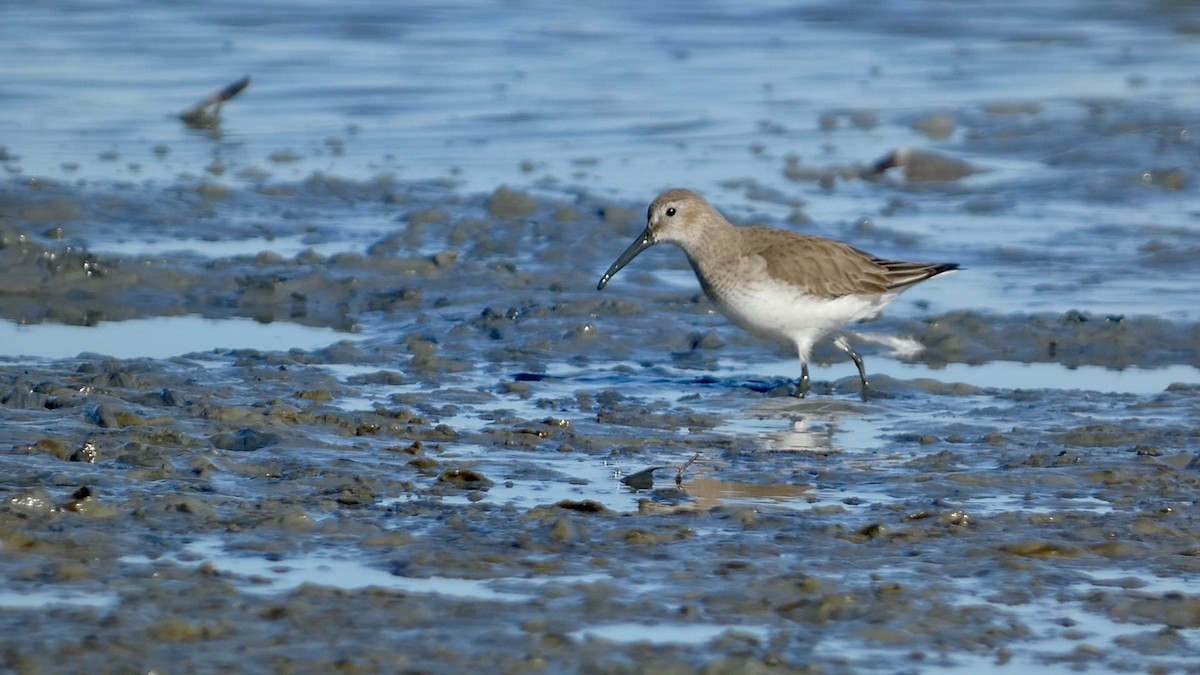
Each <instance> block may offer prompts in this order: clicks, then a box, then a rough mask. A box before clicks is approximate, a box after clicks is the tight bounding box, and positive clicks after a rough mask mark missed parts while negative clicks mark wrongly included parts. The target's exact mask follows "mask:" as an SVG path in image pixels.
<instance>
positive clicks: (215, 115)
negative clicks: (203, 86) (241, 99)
mask: <svg viewBox="0 0 1200 675" xmlns="http://www.w3.org/2000/svg"><path fill="white" fill-rule="evenodd" d="M249 86H250V76H249V75H247V76H245V77H243V78H242V79H240V80H238V81H237V82H234V83H233V84H231V85H229V86H227V87H225V88H224V89H222V90H221V91H218V92H217V93H215V94H213V95H212V96H209V97H208V98H206V99H204V100H203V101H200V102H199V103H197V104H196V105H194V106H192V107H190V108H188V109H187V110H185V111H183V112H182V113H180V114H179V118H180V119H182V120H183V121H184V123H185V124H187V125H188V126H190V127H197V128H205V127H213V126H216V124H217V122H218V120H219V118H220V115H221V106H222V105H224V104H225V102H226V101H228V100H229V99H231V98H233V97H235V96H237V95H238V94H240V93H242V92H243V91H245V89H246V87H249ZM210 107H211V108H212V109H213V110H212V112H211V113H209V112H208V109H209V108H210Z"/></svg>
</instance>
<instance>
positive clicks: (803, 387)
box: [796, 362, 812, 398]
mask: <svg viewBox="0 0 1200 675" xmlns="http://www.w3.org/2000/svg"><path fill="white" fill-rule="evenodd" d="M811 388H812V380H810V379H809V378H808V364H807V363H803V362H801V364H800V386H799V387H797V388H796V396H799V397H800V398H804V397H805V396H808V390H809V389H811Z"/></svg>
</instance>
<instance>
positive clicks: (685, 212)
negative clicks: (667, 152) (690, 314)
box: [596, 189, 958, 400]
mask: <svg viewBox="0 0 1200 675" xmlns="http://www.w3.org/2000/svg"><path fill="white" fill-rule="evenodd" d="M646 220H647V222H646V229H645V231H643V232H642V234H641V235H640V236H639V237H638V238H637V240H636V241H634V242H633V243H632V244H631V245H630V246H629V248H627V249H625V252H624V253H622V254H621V255H620V257H618V258H617V260H616V262H614V263H613V264H612V266H611V267H609V268H608V271H607V272H605V273H604V276H603V277H601V278H600V283H599V284H598V285H597V286H596V288H597V289H603V288H604V287H605V286H606V285H607V284H608V282H609V281H610V280H611V279H612V278H613V276H614V275H615V274H616V273H617V272H619V271H620V270H621V268H623V267H625V266H626V265H628V264H629V262H630V261H631V260H633V259H634V258H635V257H637V255H638V254H639V253H641V252H642V251H644V250H646V249H647V248H649V247H651V246H653V245H655V244H661V243H670V244H675V245H676V246H678V247H679V248H682V249H683V252H684V253H686V254H687V257H688V262H690V263H691V264H692V269H693V270H694V271H695V272H696V278H697V279H698V280H699V281H700V286H701V287H702V288H703V289H704V292H705V293H706V294H707V295H708V297H709V298H710V299H711V300H712V301H713V303H714V304H716V306H717V309H719V310H721V313H722V314H724V315H725V316H726V317H727V318H728V319H729V320H730V321H732V322H733V323H735V324H737V325H738V326H740V327H741V328H742V329H743V330H745V331H747V332H749V333H751V334H753V335H758V336H761V337H765V338H769V339H774V340H781V341H786V342H791V343H792V344H794V345H796V351H797V352H798V353H799V355H800V385H799V387H798V389H797V393H798V394H799V395H800V396H804V395H806V394H807V393H808V390H809V388H810V386H811V383H810V380H809V375H808V361H809V359H810V357H811V356H812V349H813V346H814V345H815V344H816V343H817V342H819V341H821V340H823V339H825V338H826V337H828V336H830V335H834V334H836V335H835V337H834V340H833V344H835V345H836V346H837V347H838V348H839V349H841V350H842V351H844V352H846V353H847V354H849V355H850V358H851V359H853V361H854V365H855V366H857V367H858V375H859V378H860V379H861V380H862V396H863V399H864V400H865V399H866V398H867V387H868V382H867V371H866V368H865V367H864V366H863V360H862V357H861V356H859V355H858V353H857V352H855V351H854V349H853V348H852V347H851V346H850V343H849V342H848V341H847V340H846V337H845V335H842V334H841V333H840V332H839V331H840V330H841V329H842V327H843V326H845V325H846V324H847V323H850V322H854V321H862V320H864V319H869V318H871V317H873V316H875V315H876V314H878V313H879V312H881V311H882V310H883V308H884V307H887V305H888V304H889V303H891V302H892V301H893V300H895V299H896V297H897V296H898V295H900V293H902V292H903V291H904V290H905V289H907V288H909V287H911V286H914V285H916V284H918V283H920V282H922V281H925V280H926V279H930V278H932V277H935V276H937V275H939V274H944V273H946V272H953V271H954V270H957V269H958V265H957V264H955V263H934V264H926V263H911V262H900V261H896V260H885V259H883V258H878V257H876V256H873V255H871V254H870V253H866V252H864V251H860V250H859V249H857V248H854V247H853V246H850V245H849V244H845V243H842V242H840V241H835V240H833V239H825V238H822V237H815V236H811V235H805V234H797V233H795V232H786V231H784V230H777V229H773V228H769V227H734V226H733V225H732V224H731V223H730V222H729V221H728V220H725V218H724V216H722V215H721V214H720V213H718V212H717V210H716V209H714V208H713V207H712V205H710V204H709V203H708V202H707V201H705V199H704V198H703V197H701V196H700V195H698V194H696V193H695V192H692V191H690V190H681V189H676V190H668V191H666V192H664V193H662V194H661V195H659V196H658V198H656V199H655V200H654V202H653V203H652V204H651V205H650V209H649V211H648V212H647V215H646Z"/></svg>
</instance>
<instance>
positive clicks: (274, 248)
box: [92, 235, 363, 259]
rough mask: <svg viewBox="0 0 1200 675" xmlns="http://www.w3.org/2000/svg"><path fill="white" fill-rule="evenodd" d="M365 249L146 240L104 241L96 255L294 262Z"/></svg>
mask: <svg viewBox="0 0 1200 675" xmlns="http://www.w3.org/2000/svg"><path fill="white" fill-rule="evenodd" d="M362 249H363V246H362V245H353V244H349V243H347V242H342V241H333V242H311V241H310V239H309V238H308V237H306V236H303V235H291V236H284V237H252V238H247V239H147V240H125V241H103V242H101V243H99V244H98V245H96V246H95V247H94V248H93V249H92V251H93V252H94V253H104V254H108V255H115V256H127V257H137V258H145V257H156V256H168V255H172V256H174V255H181V254H182V255H189V254H190V255H195V256H199V257H202V258H211V259H218V258H234V257H251V256H256V255H259V254H261V253H274V254H276V255H278V256H281V257H283V258H294V257H296V256H297V255H299V254H301V253H304V252H305V251H309V250H311V251H314V252H316V253H317V254H319V255H323V256H330V255H334V254H335V253H344V252H349V251H353V252H361V250H362Z"/></svg>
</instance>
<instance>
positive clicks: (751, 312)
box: [710, 281, 895, 347]
mask: <svg viewBox="0 0 1200 675" xmlns="http://www.w3.org/2000/svg"><path fill="white" fill-rule="evenodd" d="M710 296H711V297H712V299H713V301H714V302H715V303H716V305H717V308H718V309H720V310H721V313H722V314H724V315H725V316H726V317H728V318H729V320H730V321H732V322H734V323H735V324H737V325H738V326H739V327H741V328H742V329H743V330H745V331H747V332H749V333H753V334H755V335H759V336H762V337H766V338H771V339H776V340H786V341H788V342H793V343H796V344H797V345H798V346H799V345H804V346H805V347H809V346H811V345H812V344H814V343H815V342H817V341H819V340H821V339H822V338H823V337H825V336H826V335H829V334H830V333H833V332H834V331H837V330H838V329H840V328H841V327H842V326H844V325H846V324H847V323H851V322H854V321H861V320H863V319H867V318H870V317H872V316H874V315H875V314H877V313H879V311H880V310H882V309H883V308H884V307H885V306H886V305H887V304H888V303H889V302H891V301H892V299H894V298H895V294H891V293H889V294H884V295H879V296H875V295H845V296H842V297H840V298H820V297H816V296H813V295H810V294H808V293H805V292H804V291H803V289H801V288H799V287H796V286H791V285H788V284H784V283H778V282H774V281H771V282H759V283H755V284H740V285H738V286H737V287H732V288H730V287H726V288H721V289H710Z"/></svg>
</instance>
